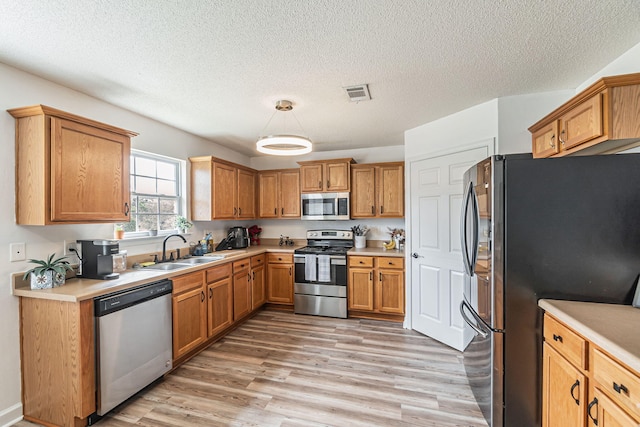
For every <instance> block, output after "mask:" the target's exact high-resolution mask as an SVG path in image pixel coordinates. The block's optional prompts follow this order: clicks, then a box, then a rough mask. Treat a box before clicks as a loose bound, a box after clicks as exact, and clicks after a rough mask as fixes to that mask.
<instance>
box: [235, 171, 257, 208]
mask: <svg viewBox="0 0 640 427" xmlns="http://www.w3.org/2000/svg"><path fill="white" fill-rule="evenodd" d="M237 196H238V211H237V214H236V217H237V218H240V219H253V218H255V217H256V174H255V173H253V172H251V171H248V170H244V169H238V189H237Z"/></svg>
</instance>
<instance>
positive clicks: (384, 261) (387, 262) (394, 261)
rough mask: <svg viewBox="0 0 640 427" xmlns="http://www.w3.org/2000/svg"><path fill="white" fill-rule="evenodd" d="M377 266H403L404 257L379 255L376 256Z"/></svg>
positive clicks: (401, 267)
mask: <svg viewBox="0 0 640 427" xmlns="http://www.w3.org/2000/svg"><path fill="white" fill-rule="evenodd" d="M377 261H378V268H397V269H403V268H404V258H397V257H388V256H381V257H378V258H377Z"/></svg>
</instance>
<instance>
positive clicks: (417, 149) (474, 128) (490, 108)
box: [404, 99, 498, 161]
mask: <svg viewBox="0 0 640 427" xmlns="http://www.w3.org/2000/svg"><path fill="white" fill-rule="evenodd" d="M497 136H498V101H497V100H495V99H494V100H491V101H489V102H485V103H484V104H480V105H476V106H474V107H471V108H467V109H466V110H463V111H459V112H457V113H454V114H451V115H449V116H447V117H444V118H442V119H439V120H436V121H433V122H431V123H427V124H424V125H422V126H418V127H416V128H413V129H410V130H408V131H406V132H405V134H404V147H405V160H406V161H409V160H410V159H414V158H419V157H421V156H422V157H427V156H428V155H431V154H434V153H439V152H444V151H448V150H451V149H452V148H453V147H456V146H462V145H468V144H469V143H472V142H475V141H480V140H485V139H490V138H497Z"/></svg>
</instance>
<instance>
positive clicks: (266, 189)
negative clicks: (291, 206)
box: [258, 172, 299, 218]
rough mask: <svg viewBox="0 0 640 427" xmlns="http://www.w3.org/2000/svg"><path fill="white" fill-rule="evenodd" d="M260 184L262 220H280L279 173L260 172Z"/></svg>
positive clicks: (259, 209)
mask: <svg viewBox="0 0 640 427" xmlns="http://www.w3.org/2000/svg"><path fill="white" fill-rule="evenodd" d="M258 183H259V184H258V194H259V196H258V199H259V202H258V214H259V216H260V218H278V216H279V215H278V214H279V212H278V208H279V203H278V185H279V183H278V172H260V174H258ZM298 209H299V208H298Z"/></svg>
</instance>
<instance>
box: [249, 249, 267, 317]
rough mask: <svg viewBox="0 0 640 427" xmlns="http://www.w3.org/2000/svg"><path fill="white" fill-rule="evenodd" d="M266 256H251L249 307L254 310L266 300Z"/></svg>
mask: <svg viewBox="0 0 640 427" xmlns="http://www.w3.org/2000/svg"><path fill="white" fill-rule="evenodd" d="M266 265H267V262H266V256H265V254H262V255H256V256H252V257H251V308H252V310H256V309H258V308H260V307H261V306H262V305H264V303H265V302H266V301H267V288H266V284H267V283H266Z"/></svg>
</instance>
